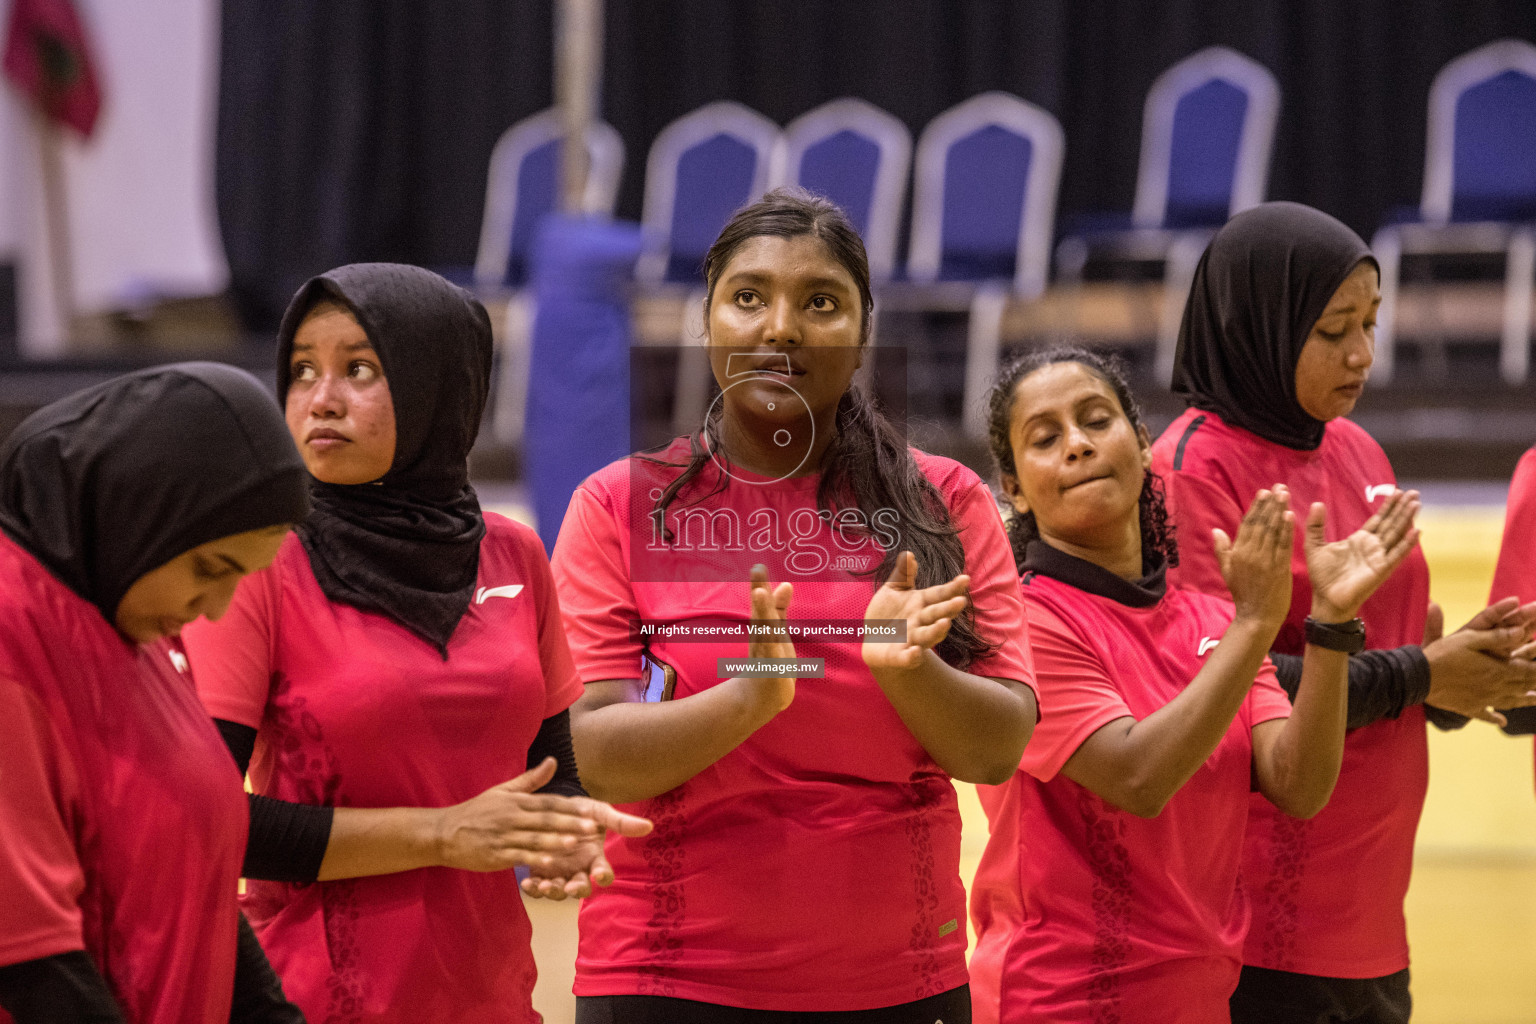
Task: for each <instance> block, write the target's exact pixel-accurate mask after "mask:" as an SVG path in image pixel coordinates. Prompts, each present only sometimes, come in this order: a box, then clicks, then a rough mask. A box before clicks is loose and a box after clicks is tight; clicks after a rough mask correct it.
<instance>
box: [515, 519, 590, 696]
mask: <svg viewBox="0 0 1536 1024" xmlns="http://www.w3.org/2000/svg"><path fill="white" fill-rule="evenodd" d="M527 547H528V560H529V561H530V562H532V563H533V566H532V568H533V574H534V577H535V579H537V580H538V583H537V584H536V585H537V586H538V588H539V590H540V591H541V593H540V595H539V664H540V666H541V667H542V668H543V669H544V717H545V718H548V717H550V716H551V715H558V714H559V713H560V712H562V711H564V710H565V709H566V708H568V707H570V706H571V705H572V704H574V703H576V701H577V699H578V698H580V697H581V679H580V678H579V677H578V676H577V675H576V665H575V663H573V662H572V661H571V647H570V644H569V643H568V642H567V641H566V638H565V621H564V619H563V617H562V616H561V615H560V597H559V595H558V594H557V593H556V592H555V577H554V574H553V573H552V572H551V571H550V568H549V559H548V558H547V557H545V555H544V546H543V545H542V544H540V543H539V539H538V536H537V535H536V534H534V533H532V532H531V531H530V532H529V533H528V534H527Z"/></svg>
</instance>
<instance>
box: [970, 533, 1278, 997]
mask: <svg viewBox="0 0 1536 1024" xmlns="http://www.w3.org/2000/svg"><path fill="white" fill-rule="evenodd" d="M1063 557H1064V556H1063ZM1100 571H1102V570H1100ZM1105 575H1108V574H1107V573H1106V574H1105ZM1023 590H1024V608H1025V611H1026V612H1027V613H1028V616H1029V637H1030V645H1031V647H1032V649H1033V651H1034V658H1035V678H1036V680H1037V686H1038V687H1039V691H1040V704H1041V707H1042V708H1043V713H1042V717H1041V719H1040V724H1039V725H1038V726H1037V727H1036V729H1035V734H1034V737H1033V738H1032V739H1031V740H1030V743H1029V746H1028V748H1027V749H1026V750H1025V751H1024V761H1023V764H1022V770H1021V771H1019V772H1018V773H1017V774H1016V775H1015V776H1014V777H1013V779H1012V780H1010V781H1009V782H1007V783H1005V784H1004V785H1001V786H981V787H978V789H977V792H978V794H979V795H980V797H981V802H982V806H983V807H984V808H985V809H986V812H987V818H988V821H989V822H990V825H991V837H990V839H989V840H988V842H987V848H986V852H985V853H984V854H983V855H982V859H981V865H980V867H979V868H978V869H977V872H976V881H975V884H974V885H973V886H972V890H971V916H972V921H973V922H974V924H975V926H976V951H975V952H974V953H973V954H972V955H971V1001H972V1006H973V1007H974V1010H975V1019H976V1021H977V1024H1024V1022H1034V1021H1051V1022H1058V1024H1067V1022H1078V1021H1081V1022H1084V1024H1087V1022H1093V1021H1126V1022H1130V1021H1135V1022H1137V1024H1159V1022H1164V1024H1204V1022H1210V1024H1216V1022H1223V1024H1224V1022H1226V1021H1227V1020H1228V1019H1229V1018H1228V1013H1227V997H1228V996H1229V995H1231V993H1232V989H1233V987H1234V986H1236V984H1237V976H1238V971H1239V970H1240V968H1241V963H1242V961H1241V956H1242V944H1243V934H1244V932H1245V931H1246V929H1247V925H1248V912H1247V905H1246V902H1245V901H1244V899H1243V896H1242V893H1241V891H1240V890H1239V888H1238V884H1237V879H1238V866H1239V863H1240V862H1241V859H1242V835H1243V829H1244V826H1245V825H1246V823H1247V819H1248V794H1249V788H1250V782H1251V779H1252V765H1253V736H1252V730H1253V727H1254V726H1255V725H1257V724H1259V723H1260V722H1265V721H1269V720H1271V719H1275V718H1286V717H1289V716H1290V713H1291V706H1290V702H1289V701H1288V700H1287V699H1286V696H1285V692H1284V691H1283V690H1281V689H1280V687H1279V685H1278V684H1277V683H1276V682H1275V678H1274V668H1273V667H1272V666H1271V665H1270V664H1269V662H1268V661H1267V660H1266V661H1265V664H1264V668H1263V670H1262V671H1261V672H1260V674H1259V677H1258V679H1257V680H1256V682H1255V683H1254V686H1253V688H1252V690H1250V691H1249V694H1248V698H1247V699H1246V700H1245V701H1244V702H1243V705H1242V708H1241V710H1239V711H1238V713H1237V717H1236V718H1235V719H1234V721H1233V722H1232V725H1231V727H1230V728H1229V729H1228V730H1227V733H1226V736H1225V737H1223V738H1222V740H1221V742H1220V744H1218V745H1217V747H1216V750H1215V751H1214V752H1213V753H1212V754H1211V756H1210V758H1209V759H1208V760H1207V761H1206V763H1205V764H1204V765H1203V766H1202V767H1201V768H1200V769H1199V770H1198V771H1197V772H1196V773H1195V774H1194V776H1193V777H1192V778H1191V779H1190V780H1189V781H1188V782H1186V783H1185V784H1184V786H1183V787H1182V788H1181V789H1180V790H1179V791H1178V792H1177V793H1176V794H1174V796H1173V797H1172V799H1170V800H1169V801H1168V803H1167V805H1166V806H1165V807H1164V808H1163V811H1162V813H1161V814H1159V815H1157V817H1155V818H1139V817H1137V816H1136V815H1134V814H1131V813H1130V812H1128V811H1124V810H1121V809H1119V808H1117V807H1115V806H1114V805H1112V804H1110V803H1108V802H1107V801H1105V800H1103V799H1102V798H1100V797H1099V796H1097V795H1095V794H1094V793H1093V792H1092V791H1090V790H1088V789H1086V788H1085V787H1083V786H1080V785H1078V784H1077V783H1076V782H1073V781H1072V780H1071V779H1069V778H1067V777H1066V776H1065V775H1062V774H1060V772H1061V769H1062V766H1063V765H1065V764H1066V763H1067V761H1068V759H1069V758H1071V756H1072V755H1073V754H1074V753H1075V752H1076V751H1077V749H1078V747H1080V746H1081V745H1082V743H1083V741H1084V740H1086V739H1087V738H1088V737H1089V736H1091V735H1092V734H1093V733H1094V732H1095V731H1097V730H1098V729H1100V728H1102V727H1104V726H1105V725H1108V724H1109V723H1110V722H1113V721H1115V720H1116V719H1119V718H1125V717H1128V716H1129V717H1132V718H1136V719H1143V718H1146V717H1147V716H1148V715H1150V714H1152V713H1153V712H1154V711H1156V710H1158V709H1159V708H1161V707H1162V706H1163V705H1165V704H1167V703H1168V702H1169V701H1170V700H1172V699H1173V698H1174V697H1176V696H1178V695H1179V693H1181V692H1182V691H1183V690H1184V688H1185V686H1187V685H1188V684H1189V681H1190V680H1191V679H1193V678H1194V677H1195V675H1196V673H1198V672H1199V671H1200V668H1201V666H1202V665H1203V664H1204V663H1205V659H1206V658H1207V657H1209V656H1210V650H1211V648H1212V647H1213V646H1214V645H1215V642H1216V641H1219V640H1220V639H1221V636H1222V634H1223V633H1224V632H1226V629H1227V626H1228V625H1229V624H1230V623H1231V621H1232V606H1231V605H1230V604H1229V603H1228V602H1226V601H1221V600H1217V599H1215V598H1212V597H1208V596H1206V595H1205V594H1199V593H1194V592H1191V591H1184V590H1180V589H1178V588H1176V587H1170V588H1168V590H1167V591H1166V593H1164V594H1163V595H1162V597H1161V598H1160V599H1157V600H1155V603H1143V604H1142V605H1141V606H1134V605H1132V604H1126V603H1121V601H1119V600H1116V599H1115V598H1114V597H1112V596H1109V595H1108V594H1100V593H1090V592H1088V591H1086V590H1083V589H1079V588H1078V587H1076V586H1073V585H1071V584H1069V583H1067V582H1063V581H1062V580H1058V579H1053V578H1050V577H1047V576H1044V575H1041V574H1038V573H1027V574H1026V575H1025V577H1024V587H1023ZM1143 593H1145V594H1147V595H1148V600H1149V601H1150V600H1152V597H1153V595H1155V591H1152V590H1147V591H1143Z"/></svg>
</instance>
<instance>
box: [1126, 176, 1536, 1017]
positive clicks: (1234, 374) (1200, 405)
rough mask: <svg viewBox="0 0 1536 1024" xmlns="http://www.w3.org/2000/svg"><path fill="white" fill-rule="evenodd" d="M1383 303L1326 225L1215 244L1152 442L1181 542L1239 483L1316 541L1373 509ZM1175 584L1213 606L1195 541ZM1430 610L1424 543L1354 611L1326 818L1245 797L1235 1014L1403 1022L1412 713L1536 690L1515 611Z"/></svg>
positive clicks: (1258, 212)
mask: <svg viewBox="0 0 1536 1024" xmlns="http://www.w3.org/2000/svg"><path fill="white" fill-rule="evenodd" d="M1380 301H1381V294H1380V291H1379V289H1378V287H1377V269H1376V261H1375V259H1374V258H1373V257H1372V256H1371V254H1370V251H1369V250H1368V249H1367V248H1366V246H1365V243H1364V242H1362V241H1361V240H1360V238H1359V236H1357V235H1356V234H1355V233H1354V232H1353V231H1351V230H1349V229H1348V228H1347V227H1345V226H1344V225H1343V224H1340V223H1339V222H1338V221H1336V220H1334V219H1333V218H1332V217H1329V216H1328V215H1327V214H1324V213H1321V212H1320V211H1317V210H1314V209H1311V208H1310V207H1306V206H1301V205H1298V204H1296V203H1266V204H1264V205H1262V206H1259V207H1257V208H1255V209H1252V210H1249V211H1247V212H1245V213H1241V214H1239V215H1238V216H1236V217H1234V218H1232V220H1231V221H1229V222H1228V223H1227V225H1226V226H1225V227H1223V228H1222V229H1221V231H1219V232H1218V233H1217V234H1216V237H1215V238H1214V239H1213V240H1212V242H1211V244H1210V246H1209V248H1208V249H1207V250H1206V252H1205V255H1204V256H1203V257H1202V258H1201V261H1200V266H1199V269H1198V270H1197V272H1196V274H1195V280H1194V285H1193V287H1192V289H1191V291H1190V296H1189V302H1188V305H1187V306H1186V307H1185V311H1184V322H1183V325H1182V327H1181V330H1180V335H1179V349H1178V357H1177V368H1176V369H1175V372H1174V382H1173V387H1174V390H1175V391H1176V392H1177V393H1179V394H1180V395H1182V396H1184V399H1185V401H1187V402H1188V403H1189V404H1190V408H1189V409H1188V410H1187V411H1186V412H1185V413H1184V415H1182V416H1181V417H1179V418H1178V419H1177V420H1175V421H1174V422H1173V424H1172V425H1171V426H1169V428H1168V429H1167V430H1166V431H1164V433H1163V435H1162V437H1161V438H1159V439H1158V441H1157V443H1156V444H1154V445H1153V448H1152V453H1153V470H1154V471H1155V472H1157V473H1159V474H1160V475H1162V476H1163V478H1164V479H1165V480H1166V481H1167V484H1168V499H1169V506H1170V509H1171V512H1172V514H1173V516H1174V519H1175V521H1177V522H1178V523H1179V525H1180V527H1181V528H1182V529H1184V530H1186V531H1188V532H1189V533H1191V534H1204V533H1206V532H1208V531H1209V530H1211V529H1213V528H1221V529H1227V530H1230V529H1232V528H1233V527H1234V526H1235V525H1236V523H1237V522H1238V520H1239V518H1240V517H1241V510H1242V505H1243V503H1244V502H1245V501H1246V500H1247V496H1248V495H1249V494H1251V493H1253V491H1254V489H1255V487H1257V486H1269V485H1270V484H1273V483H1275V482H1279V483H1284V484H1285V485H1286V486H1287V487H1289V488H1290V491H1291V495H1292V499H1293V500H1294V501H1295V502H1296V503H1297V504H1298V506H1300V505H1302V504H1306V503H1310V502H1314V501H1321V502H1323V503H1325V504H1326V505H1327V506H1328V509H1329V512H1330V516H1329V530H1330V534H1329V535H1330V536H1342V535H1344V534H1345V533H1346V532H1347V531H1349V530H1352V529H1354V528H1356V526H1357V525H1358V524H1359V523H1362V522H1365V521H1366V520H1367V519H1368V518H1369V517H1371V516H1372V515H1374V514H1375V513H1376V512H1377V511H1378V510H1379V509H1380V508H1381V503H1382V501H1383V500H1384V498H1385V497H1386V496H1387V495H1390V494H1391V493H1393V491H1394V489H1395V487H1396V477H1395V476H1394V474H1393V472H1392V467H1391V465H1390V464H1389V463H1388V462H1387V458H1386V456H1385V454H1383V452H1382V450H1381V448H1380V446H1379V445H1377V444H1376V442H1375V441H1373V440H1372V439H1371V438H1370V436H1369V435H1367V434H1366V433H1365V431H1363V430H1361V429H1360V428H1359V427H1358V426H1356V425H1355V424H1353V423H1351V422H1350V421H1349V420H1348V419H1346V418H1345V417H1346V416H1347V415H1348V414H1349V412H1350V411H1351V410H1352V409H1353V408H1354V406H1355V403H1356V401H1357V400H1358V399H1359V397H1360V394H1361V389H1362V388H1363V386H1364V384H1365V381H1366V378H1367V377H1368V376H1369V374H1370V366H1371V356H1372V346H1373V340H1374V335H1373V328H1374V326H1375V317H1376V307H1377V305H1378V304H1379V303H1380ZM1291 573H1292V577H1293V583H1292V590H1293V595H1292V599H1291V604H1290V611H1289V614H1288V615H1287V618H1286V621H1285V624H1284V625H1283V626H1282V627H1281V629H1280V633H1279V636H1278V637H1277V638H1276V640H1275V647H1274V650H1275V652H1276V653H1275V662H1276V666H1277V669H1278V672H1279V676H1280V680H1281V683H1282V685H1285V686H1286V687H1287V689H1288V690H1291V691H1292V692H1294V687H1295V682H1294V680H1295V678H1296V672H1297V664H1298V663H1297V660H1296V658H1295V656H1297V655H1299V654H1300V653H1301V649H1302V645H1303V637H1304V631H1303V625H1302V620H1303V618H1304V616H1305V614H1306V609H1307V607H1308V603H1309V592H1310V587H1309V584H1308V582H1307V575H1306V570H1305V566H1304V562H1303V555H1302V553H1301V550H1300V548H1299V547H1298V549H1297V551H1296V552H1295V553H1294V554H1293V555H1292V559H1291ZM1172 578H1173V580H1174V582H1176V583H1178V584H1179V585H1180V586H1184V587H1188V588H1190V589H1194V590H1201V591H1205V592H1207V593H1211V594H1217V595H1225V594H1226V593H1227V586H1226V584H1225V582H1224V581H1223V580H1222V578H1221V574H1220V572H1219V571H1218V567H1217V564H1216V560H1215V557H1214V556H1213V555H1212V554H1211V553H1210V552H1209V551H1205V550H1202V549H1199V548H1196V549H1193V550H1190V551H1188V552H1187V553H1186V555H1185V557H1184V558H1183V560H1182V561H1181V562H1180V564H1179V566H1178V568H1177V569H1176V570H1175V571H1174V573H1173V577H1172ZM1429 608H1430V604H1429V570H1428V568H1427V566H1426V564H1425V562H1424V557H1423V555H1422V554H1420V553H1419V552H1418V551H1415V552H1413V553H1412V554H1411V555H1410V556H1409V557H1408V559H1407V560H1406V561H1405V562H1404V564H1403V565H1402V567H1401V568H1399V569H1398V571H1397V572H1396V573H1395V574H1394V575H1393V577H1392V578H1391V579H1390V580H1388V581H1387V583H1386V584H1385V585H1383V586H1382V587H1381V588H1380V589H1379V590H1378V591H1377V592H1376V593H1375V595H1373V596H1372V597H1371V599H1370V600H1369V601H1367V602H1366V603H1365V605H1364V606H1363V607H1362V608H1361V612H1360V614H1361V618H1362V619H1363V620H1364V622H1365V626H1366V630H1365V643H1364V646H1365V648H1367V649H1366V650H1365V652H1364V653H1362V654H1360V655H1358V656H1356V657H1353V658H1351V659H1350V665H1349V691H1350V694H1349V697H1350V700H1349V704H1350V706H1349V724H1350V726H1351V732H1350V733H1349V738H1348V741H1347V742H1346V744H1345V751H1344V765H1343V768H1342V769H1341V771H1340V773H1339V782H1338V785H1337V787H1336V788H1335V790H1334V795H1333V799H1332V800H1331V801H1330V803H1329V805H1328V807H1327V808H1326V809H1325V810H1324V811H1323V812H1322V813H1321V814H1319V815H1318V816H1317V817H1315V818H1313V819H1311V820H1309V821H1304V822H1303V821H1296V820H1295V819H1292V818H1288V817H1286V816H1284V815H1281V814H1278V813H1276V812H1275V811H1274V810H1273V809H1272V808H1270V807H1268V806H1267V805H1266V804H1265V803H1263V802H1262V801H1259V800H1255V801H1254V805H1253V814H1252V818H1251V821H1250V826H1249V832H1248V840H1247V847H1246V851H1245V855H1244V862H1243V884H1244V885H1245V887H1246V888H1247V892H1248V897H1249V901H1250V903H1251V904H1252V906H1253V923H1252V925H1251V927H1250V930H1249V933H1248V939H1247V944H1246V948H1245V950H1244V960H1243V962H1244V964H1245V965H1246V966H1245V968H1244V971H1243V978H1242V981H1241V983H1240V984H1239V986H1238V989H1237V992H1236V993H1235V994H1234V996H1233V1000H1232V1011H1233V1019H1234V1020H1235V1021H1240V1022H1259V1021H1263V1022H1266V1024H1270V1022H1275V1024H1290V1022H1295V1024H1303V1022H1304V1024H1313V1022H1317V1021H1333V1020H1340V1019H1343V1020H1349V1021H1358V1022H1361V1024H1388V1022H1398V1021H1405V1020H1407V1019H1408V1016H1409V1012H1410V1008H1411V1000H1410V998H1409V993H1408V939H1407V929H1406V926H1405V923H1404V919H1403V897H1404V895H1405V894H1406V893H1407V890H1408V878H1409V873H1410V870H1411V866H1412V857H1413V837H1414V832H1415V830H1416V829H1417V827H1418V819H1419V812H1420V809H1421V808H1422V806H1423V801H1424V793H1425V790H1426V787H1427V785H1428V763H1427V745H1426V741H1425V734H1424V721H1425V718H1426V715H1429V716H1431V717H1433V716H1435V715H1441V716H1442V717H1441V718H1439V719H1436V720H1437V724H1438V723H1440V722H1445V721H1447V716H1444V714H1443V713H1444V712H1457V713H1460V715H1475V716H1478V717H1485V718H1490V719H1495V720H1497V713H1496V712H1492V711H1489V710H1486V709H1488V708H1489V707H1490V706H1492V707H1513V706H1517V705H1522V704H1530V703H1532V700H1533V698H1532V697H1530V696H1528V695H1527V694H1528V693H1529V691H1530V690H1531V689H1532V685H1533V683H1536V667H1533V666H1531V665H1530V664H1528V663H1523V662H1512V661H1511V660H1510V659H1509V657H1508V655H1509V654H1510V652H1511V651H1512V650H1513V649H1514V648H1515V647H1517V646H1519V644H1520V643H1521V642H1522V641H1523V640H1524V639H1525V638H1526V636H1527V630H1528V626H1529V621H1530V615H1529V613H1530V609H1525V610H1517V609H1516V602H1514V601H1507V602H1503V603H1501V604H1498V605H1494V606H1492V607H1490V608H1488V609H1486V610H1485V611H1484V612H1482V613H1480V614H1479V616H1478V617H1477V618H1476V619H1474V620H1473V621H1472V622H1470V623H1468V626H1467V628H1465V629H1463V630H1461V631H1459V632H1457V633H1454V634H1452V635H1450V636H1447V637H1444V638H1441V637H1439V625H1438V613H1434V620H1433V621H1432V622H1430V623H1429V624H1428V626H1427V627H1426V621H1427V615H1428V614H1429V613H1428V609H1429ZM1506 619H1507V620H1508V621H1506ZM1448 718H1449V719H1454V720H1455V721H1457V722H1464V721H1465V719H1464V718H1459V717H1457V716H1456V715H1450V716H1448Z"/></svg>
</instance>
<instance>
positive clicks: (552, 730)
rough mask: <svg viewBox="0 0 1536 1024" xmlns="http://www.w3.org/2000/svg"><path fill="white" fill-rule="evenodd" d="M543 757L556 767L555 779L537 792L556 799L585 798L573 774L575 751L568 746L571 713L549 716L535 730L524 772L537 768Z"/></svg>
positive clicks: (577, 777)
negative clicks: (553, 796)
mask: <svg viewBox="0 0 1536 1024" xmlns="http://www.w3.org/2000/svg"><path fill="white" fill-rule="evenodd" d="M546 757H553V758H554V759H555V761H556V762H558V763H557V764H556V766H555V777H554V778H552V779H550V780H549V782H547V783H546V784H545V785H544V788H543V789H541V790H539V792H540V793H554V794H556V795H558V796H586V795H587V791H586V790H585V789H584V788H582V785H581V778H580V776H578V775H577V774H576V751H575V748H573V747H572V746H571V713H570V712H569V711H562V712H560V713H559V714H558V715H550V716H549V717H548V718H546V719H544V722H543V724H542V725H540V726H539V734H538V735H537V736H535V737H534V738H533V744H532V745H531V746H530V747H529V748H528V770H529V771H532V770H533V769H534V768H537V767H538V766H539V763H540V762H541V761H543V760H544V759H545V758H546Z"/></svg>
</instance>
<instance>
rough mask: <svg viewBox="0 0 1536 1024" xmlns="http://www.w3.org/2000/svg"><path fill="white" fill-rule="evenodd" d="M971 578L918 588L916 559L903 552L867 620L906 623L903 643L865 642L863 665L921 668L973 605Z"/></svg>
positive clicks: (874, 599)
mask: <svg viewBox="0 0 1536 1024" xmlns="http://www.w3.org/2000/svg"><path fill="white" fill-rule="evenodd" d="M970 585H971V578H970V577H969V576H966V575H963V574H962V575H960V576H956V577H955V578H954V579H952V580H950V581H949V582H948V583H940V584H939V585H938V586H934V587H918V586H917V556H915V555H913V554H912V552H910V551H903V552H902V553H901V554H899V555H897V556H896V565H895V566H894V567H893V568H892V570H891V576H890V579H888V580H886V581H885V583H884V584H883V585H882V586H881V587H880V589H879V590H877V591H875V596H874V597H872V598H870V601H869V606H868V607H866V608H865V609H864V619H865V621H866V622H868V621H870V620H876V619H883V620H891V619H899V620H903V621H905V623H906V640H905V641H904V642H881V641H879V640H877V639H866V640H865V641H864V651H863V653H864V664H866V665H868V666H869V667H870V669H872V670H880V669H912V668H916V667H917V666H918V665H920V664H922V660H923V652H925V651H927V650H929V649H931V648H933V647H934V646H935V645H937V644H938V643H940V642H941V641H942V640H943V639H944V638H945V637H946V636H948V635H949V627H950V625H951V624H952V623H953V622H954V619H955V616H957V615H959V614H960V613H961V612H963V611H965V607H966V605H968V604H969V603H970V598H969V597H968V596H967V593H966V592H967V591H968V590H969V589H970Z"/></svg>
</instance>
